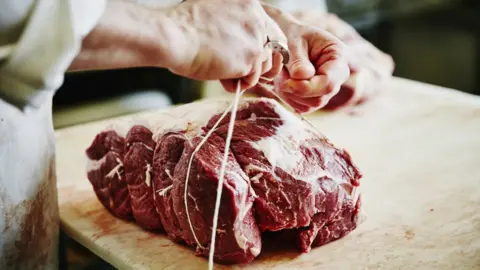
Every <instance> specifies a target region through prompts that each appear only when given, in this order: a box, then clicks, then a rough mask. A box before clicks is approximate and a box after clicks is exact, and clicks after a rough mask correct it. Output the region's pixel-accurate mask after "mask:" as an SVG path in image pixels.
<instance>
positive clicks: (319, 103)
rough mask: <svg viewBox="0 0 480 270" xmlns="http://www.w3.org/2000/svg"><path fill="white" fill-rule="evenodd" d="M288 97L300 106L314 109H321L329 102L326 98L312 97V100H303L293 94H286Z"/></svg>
mask: <svg viewBox="0 0 480 270" xmlns="http://www.w3.org/2000/svg"><path fill="white" fill-rule="evenodd" d="M284 95H285V96H286V97H288V98H289V99H290V100H293V101H295V102H296V103H298V104H301V105H304V106H307V107H310V108H313V109H319V108H321V107H323V106H325V105H326V104H327V102H328V99H326V98H324V97H312V98H302V97H299V96H296V95H293V94H289V93H285V94H284Z"/></svg>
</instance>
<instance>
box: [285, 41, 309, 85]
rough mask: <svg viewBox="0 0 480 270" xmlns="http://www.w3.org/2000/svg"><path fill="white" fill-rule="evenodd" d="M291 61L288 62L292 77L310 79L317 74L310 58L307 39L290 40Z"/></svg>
mask: <svg viewBox="0 0 480 270" xmlns="http://www.w3.org/2000/svg"><path fill="white" fill-rule="evenodd" d="M288 48H289V50H290V62H289V63H288V64H287V69H288V73H289V74H290V77H291V78H292V79H295V80H308V79H310V78H312V77H313V76H315V67H314V66H313V64H312V63H311V62H310V59H309V58H308V44H307V41H306V40H305V39H303V38H302V39H299V40H298V41H294V42H289V44H288Z"/></svg>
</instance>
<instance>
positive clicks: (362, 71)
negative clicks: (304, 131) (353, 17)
mask: <svg viewBox="0 0 480 270" xmlns="http://www.w3.org/2000/svg"><path fill="white" fill-rule="evenodd" d="M292 15H293V16H294V17H295V18H296V19H297V20H299V21H301V22H302V23H304V24H307V25H309V26H314V27H318V28H321V29H325V30H326V31H328V32H329V33H331V34H332V35H334V36H335V37H337V38H338V39H340V40H341V41H342V42H344V43H345V44H346V45H347V48H348V54H347V58H348V63H349V67H350V73H351V75H350V78H349V79H348V81H347V82H346V83H345V84H343V85H342V87H341V90H340V91H339V93H338V94H337V95H336V96H334V97H333V98H332V99H331V100H330V102H329V103H328V105H327V106H326V107H325V108H324V109H330V110H333V109H338V108H341V107H345V106H348V105H356V104H360V103H362V102H364V101H366V100H368V99H369V98H371V97H373V96H374V95H375V94H376V93H378V92H379V91H380V90H381V89H382V87H384V86H385V83H386V82H388V81H389V80H390V79H391V77H392V73H393V70H394V66H395V64H394V61H393V59H392V57H391V56H390V55H388V54H385V53H383V52H382V51H380V50H379V49H378V48H376V47H375V46H373V45H372V44H371V43H370V42H368V41H367V40H365V39H364V38H362V36H361V35H360V34H358V32H357V31H356V30H355V29H354V28H353V27H352V26H351V25H349V24H348V23H347V22H345V21H343V20H341V19H340V18H339V17H338V16H336V15H334V14H328V13H321V12H318V11H314V10H312V11H306V10H305V11H299V12H295V13H293V14H292Z"/></svg>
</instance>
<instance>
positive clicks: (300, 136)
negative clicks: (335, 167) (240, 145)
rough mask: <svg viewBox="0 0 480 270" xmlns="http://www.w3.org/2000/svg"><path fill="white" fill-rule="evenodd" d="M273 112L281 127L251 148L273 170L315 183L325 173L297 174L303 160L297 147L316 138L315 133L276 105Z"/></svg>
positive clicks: (253, 144)
mask: <svg viewBox="0 0 480 270" xmlns="http://www.w3.org/2000/svg"><path fill="white" fill-rule="evenodd" d="M275 112H276V113H277V114H278V115H279V116H280V119H282V120H283V125H281V126H279V127H277V129H276V132H275V134H274V135H273V136H270V137H265V138H263V139H261V140H260V141H257V142H252V143H251V145H252V147H254V148H256V149H257V150H260V151H262V152H263V154H264V155H265V157H266V158H267V160H268V161H269V162H270V164H271V165H272V167H273V168H275V167H279V168H281V169H282V170H284V171H285V172H287V173H289V174H290V175H292V176H293V177H295V178H297V179H299V180H303V181H306V182H315V181H316V180H317V179H318V178H319V177H322V176H324V175H327V172H325V171H323V173H324V175H321V174H320V172H319V171H318V170H316V171H315V172H314V173H313V174H311V175H299V174H298V173H297V171H298V169H297V168H298V166H299V164H300V163H301V162H302V161H303V159H304V158H305V156H304V155H303V154H302V152H301V151H300V148H299V146H300V145H302V144H303V145H306V144H308V142H307V141H306V140H307V139H309V138H312V136H316V135H314V134H316V131H315V130H313V128H312V127H310V126H309V125H306V124H305V122H304V121H302V119H300V118H298V117H296V116H295V115H293V114H292V113H291V112H289V111H287V110H286V109H285V108H283V107H282V106H280V105H279V104H278V103H277V104H276V106H275Z"/></svg>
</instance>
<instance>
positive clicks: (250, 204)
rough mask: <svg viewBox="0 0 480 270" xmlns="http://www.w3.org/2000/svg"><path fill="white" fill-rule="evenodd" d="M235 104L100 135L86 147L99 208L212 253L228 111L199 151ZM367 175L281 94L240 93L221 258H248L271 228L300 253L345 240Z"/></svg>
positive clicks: (197, 108) (171, 114)
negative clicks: (282, 101)
mask: <svg viewBox="0 0 480 270" xmlns="http://www.w3.org/2000/svg"><path fill="white" fill-rule="evenodd" d="M229 105H230V101H226V100H207V101H200V102H195V103H191V104H187V105H183V106H179V107H176V108H173V109H170V110H168V111H166V112H163V113H159V114H158V118H157V119H156V121H155V122H153V123H146V124H138V123H137V124H128V125H123V130H124V131H123V132H121V131H119V129H118V128H115V127H109V128H107V129H106V130H105V131H102V132H100V133H99V134H98V135H97V136H96V137H95V139H94V140H93V142H92V144H91V146H90V147H89V148H88V149H87V151H86V153H87V157H88V159H89V164H90V165H89V167H88V168H87V175H88V179H89V180H90V182H91V183H92V186H93V189H94V191H95V193H96V195H97V197H98V199H99V200H100V202H102V204H103V206H104V207H105V208H107V209H108V210H109V211H110V212H112V213H113V214H114V215H116V216H117V217H119V218H122V219H125V220H132V221H134V222H135V223H137V224H138V225H139V226H141V227H142V228H145V229H148V230H155V231H159V232H162V231H163V232H165V233H166V234H167V235H168V237H169V238H170V239H171V240H172V241H175V242H177V243H185V244H187V245H189V246H193V247H196V250H197V254H198V255H201V256H208V252H209V247H210V238H211V233H212V232H211V230H212V229H211V228H212V224H213V213H214V208H215V200H216V189H217V185H218V182H219V173H220V167H221V164H222V158H223V151H224V147H225V138H226V135H227V130H228V127H227V126H228V121H229V118H230V117H229V114H227V116H226V117H224V118H223V120H222V121H221V122H220V124H219V125H218V126H217V127H216V129H215V130H214V132H213V133H212V135H211V136H210V137H208V140H206V142H205V144H203V146H202V147H201V148H200V149H199V150H198V151H197V152H196V153H194V150H195V149H196V147H197V146H198V145H199V143H200V142H201V141H202V139H203V138H205V135H206V134H207V132H208V131H209V130H210V129H211V128H212V127H213V126H214V125H215V123H216V122H217V120H218V119H219V118H220V115H221V114H222V113H223V112H224V111H225V110H226V109H227V108H228V106H229ZM134 122H135V121H134ZM125 126H128V128H129V131H128V132H125ZM192 155H193V158H192ZM190 162H191V164H190ZM189 164H190V165H191V166H190V170H189ZM361 177H362V175H361V173H360V172H359V170H358V168H357V167H356V165H355V164H354V163H353V162H352V160H351V158H350V155H349V154H348V153H347V152H346V151H345V150H343V149H340V148H337V147H335V146H334V145H333V144H332V143H331V142H330V141H329V140H328V139H327V138H326V137H325V136H324V135H322V134H320V133H319V132H318V131H317V130H316V129H315V128H313V127H312V126H311V125H309V124H308V123H307V122H305V121H303V120H301V119H300V118H298V117H297V116H295V115H294V114H292V113H291V112H289V111H287V110H286V109H285V108H283V107H282V106H281V105H280V104H279V103H278V102H276V101H275V100H273V99H266V98H258V99H244V100H242V101H241V102H240V104H239V107H238V110H237V116H236V121H235V129H234V133H233V138H232V142H231V146H230V150H229V155H228V162H227V164H226V173H225V179H224V182H223V192H222V196H221V204H220V210H219V220H218V227H217V230H216V232H215V233H216V242H215V253H214V259H215V261H216V262H218V263H224V264H233V263H248V262H250V261H252V260H253V259H254V258H255V257H257V256H258V255H259V254H260V252H261V249H262V241H261V237H262V233H264V232H268V231H272V232H281V233H286V234H288V235H291V236H292V237H290V238H289V239H292V240H289V241H291V242H290V243H291V245H296V246H297V247H298V248H299V250H300V251H302V252H308V251H310V249H311V247H312V246H321V245H324V244H327V243H329V242H331V241H334V240H337V239H339V238H342V237H343V236H345V235H346V234H348V233H349V232H350V231H352V230H353V229H355V228H356V226H357V225H358V224H359V223H360V220H361V219H360V218H359V217H360V216H361V214H360V204H361V199H360V196H359V192H358V187H359V180H360V178H361ZM187 179H188V182H187ZM185 195H186V196H185Z"/></svg>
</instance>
